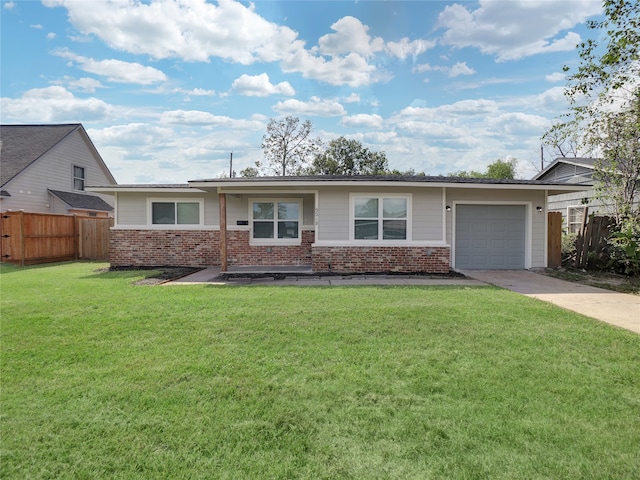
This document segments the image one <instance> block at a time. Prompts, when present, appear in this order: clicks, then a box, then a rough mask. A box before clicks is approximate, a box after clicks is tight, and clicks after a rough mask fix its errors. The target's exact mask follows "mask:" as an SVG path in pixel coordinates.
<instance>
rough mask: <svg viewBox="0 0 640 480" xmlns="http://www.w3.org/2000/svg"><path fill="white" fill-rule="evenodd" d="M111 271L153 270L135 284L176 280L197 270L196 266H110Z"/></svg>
mask: <svg viewBox="0 0 640 480" xmlns="http://www.w3.org/2000/svg"><path fill="white" fill-rule="evenodd" d="M109 270H111V271H116V272H117V271H119V272H122V271H133V270H135V271H150V272H151V271H153V273H152V274H150V275H149V276H148V277H145V278H143V279H142V280H139V281H137V282H135V285H158V284H160V283H165V282H168V281H170V280H176V279H178V278H182V277H184V276H186V275H190V274H192V273H195V272H199V271H200V270H202V268H198V267H111V268H109Z"/></svg>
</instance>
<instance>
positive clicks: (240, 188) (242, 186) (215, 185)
mask: <svg viewBox="0 0 640 480" xmlns="http://www.w3.org/2000/svg"><path fill="white" fill-rule="evenodd" d="M189 185H191V187H192V188H200V189H203V190H209V191H210V190H212V189H217V191H218V192H219V193H250V192H251V193H252V192H256V191H260V189H261V188H267V187H269V188H273V187H277V188H280V189H282V190H290V189H314V190H318V189H321V188H322V187H325V186H326V187H373V188H375V187H398V188H407V187H411V188H443V187H444V188H466V189H481V190H486V189H491V190H549V191H554V192H555V191H563V192H579V191H582V190H589V189H590V188H592V186H591V185H577V184H559V185H548V184H539V185H534V184H522V183H513V184H511V183H457V182H411V181H407V182H389V181H380V180H378V181H376V180H371V181H364V182H363V181H349V180H335V181H308V180H300V181H296V180H293V181H287V182H281V181H277V180H265V181H262V182H256V181H253V182H234V183H223V182H190V183H189ZM306 191H309V190H306ZM309 193H311V192H309Z"/></svg>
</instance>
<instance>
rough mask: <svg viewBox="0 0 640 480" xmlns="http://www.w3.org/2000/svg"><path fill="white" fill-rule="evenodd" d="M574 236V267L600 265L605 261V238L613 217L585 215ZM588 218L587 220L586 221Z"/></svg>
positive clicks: (613, 223)
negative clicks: (576, 235) (580, 226)
mask: <svg viewBox="0 0 640 480" xmlns="http://www.w3.org/2000/svg"><path fill="white" fill-rule="evenodd" d="M586 213H587V211H586V210H585V218H584V223H583V224H582V228H581V229H580V233H578V237H577V238H576V260H575V264H574V266H575V267H576V268H594V267H600V266H602V264H604V263H606V261H607V245H608V244H607V239H608V238H609V235H610V234H611V229H612V227H614V226H615V224H616V221H615V219H614V218H613V217H596V216H594V215H589V216H588V217H587V215H586ZM587 218H588V221H587Z"/></svg>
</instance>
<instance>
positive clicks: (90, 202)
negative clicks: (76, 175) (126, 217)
mask: <svg viewBox="0 0 640 480" xmlns="http://www.w3.org/2000/svg"><path fill="white" fill-rule="evenodd" d="M49 192H51V193H53V194H54V195H55V196H56V197H58V198H59V199H60V200H62V201H63V202H65V203H66V204H67V205H69V206H70V207H71V208H77V209H82V210H100V211H105V212H110V211H112V210H113V207H112V206H111V205H109V204H108V203H107V202H105V201H104V200H103V199H101V198H100V197H98V196H96V195H90V194H88V193H72V192H62V191H60V190H49Z"/></svg>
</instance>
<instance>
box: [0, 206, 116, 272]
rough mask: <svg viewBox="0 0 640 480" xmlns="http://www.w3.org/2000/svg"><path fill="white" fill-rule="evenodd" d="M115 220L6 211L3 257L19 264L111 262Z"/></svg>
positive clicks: (1, 217) (1, 221)
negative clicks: (110, 235)
mask: <svg viewBox="0 0 640 480" xmlns="http://www.w3.org/2000/svg"><path fill="white" fill-rule="evenodd" d="M112 226H113V219H112V218H96V217H83V216H78V215H56V214H50V213H32V212H4V213H2V214H0V240H1V242H0V258H1V259H2V261H3V262H11V263H16V264H19V265H34V264H38V263H48V262H61V261H65V260H77V259H88V260H108V259H109V234H110V228H111V227H112Z"/></svg>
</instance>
